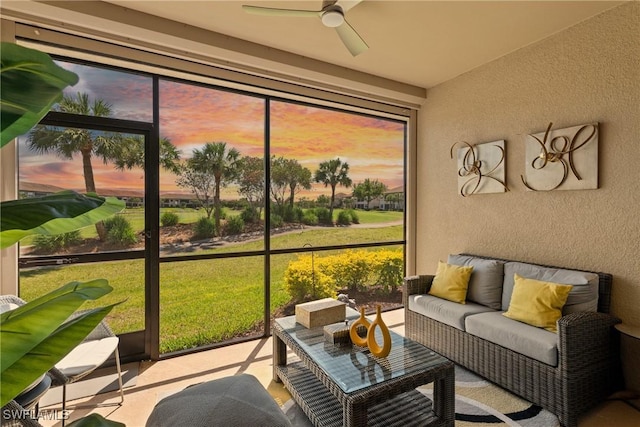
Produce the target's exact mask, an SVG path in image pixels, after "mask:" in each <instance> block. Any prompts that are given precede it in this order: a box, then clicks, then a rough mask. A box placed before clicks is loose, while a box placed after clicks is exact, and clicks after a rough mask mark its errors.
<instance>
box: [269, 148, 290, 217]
mask: <svg viewBox="0 0 640 427" xmlns="http://www.w3.org/2000/svg"><path fill="white" fill-rule="evenodd" d="M287 176H288V173H287V159H285V158H284V157H282V156H281V157H276V156H271V179H270V180H269V192H270V193H271V197H272V198H273V201H274V202H275V203H276V205H277V206H278V213H279V214H280V215H282V214H283V213H284V202H285V197H286V193H287V188H288V186H287Z"/></svg>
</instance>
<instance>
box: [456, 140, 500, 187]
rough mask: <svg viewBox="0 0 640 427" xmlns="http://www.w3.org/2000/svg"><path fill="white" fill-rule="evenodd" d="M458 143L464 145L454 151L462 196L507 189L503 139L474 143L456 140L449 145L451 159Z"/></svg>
mask: <svg viewBox="0 0 640 427" xmlns="http://www.w3.org/2000/svg"><path fill="white" fill-rule="evenodd" d="M458 144H462V145H464V146H463V147H460V148H458V150H457V152H456V159H457V166H458V192H459V193H460V195H462V197H467V196H470V195H472V194H485V193H503V192H505V191H509V188H507V184H506V181H505V161H504V160H505V149H504V146H505V143H504V140H500V141H494V142H486V143H483V144H475V145H470V144H469V143H468V142H464V141H463V142H456V143H455V144H453V145H452V146H451V152H450V154H451V158H452V159H453V150H454V148H455V147H456V146H457V145H458Z"/></svg>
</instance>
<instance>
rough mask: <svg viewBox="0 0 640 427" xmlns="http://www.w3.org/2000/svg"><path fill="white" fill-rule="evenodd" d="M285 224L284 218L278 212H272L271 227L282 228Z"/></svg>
mask: <svg viewBox="0 0 640 427" xmlns="http://www.w3.org/2000/svg"><path fill="white" fill-rule="evenodd" d="M283 225H284V220H283V219H282V217H281V216H280V215H278V214H271V228H280V227H282V226H283Z"/></svg>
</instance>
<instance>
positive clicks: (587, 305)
mask: <svg viewBox="0 0 640 427" xmlns="http://www.w3.org/2000/svg"><path fill="white" fill-rule="evenodd" d="M515 274H518V275H520V276H522V277H525V278H527V279H535V280H541V281H543V282H553V283H561V284H565V285H573V288H572V289H571V292H570V293H569V297H568V298H567V302H566V304H565V305H564V308H563V309H562V315H563V316H564V315H567V314H571V313H576V312H581V311H598V283H599V278H598V275H597V274H595V273H589V272H585V271H579V270H565V269H561V268H550V267H543V266H540V265H535V264H527V263H523V262H507V263H506V264H505V265H504V285H503V287H502V310H503V311H507V310H508V309H509V303H510V302H511V295H512V293H513V286H514V275H515Z"/></svg>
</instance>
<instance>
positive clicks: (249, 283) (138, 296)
mask: <svg viewBox="0 0 640 427" xmlns="http://www.w3.org/2000/svg"><path fill="white" fill-rule="evenodd" d="M370 213H372V214H375V213H376V212H370ZM372 218H376V217H375V216H374V215H372ZM378 218H380V217H378ZM387 221H389V220H388V219H387V220H386V221H379V222H387ZM402 233H403V228H402V226H401V225H397V226H390V227H381V228H348V227H347V228H342V227H341V228H338V227H336V228H327V229H312V230H303V231H302V232H297V233H291V234H285V235H280V236H274V237H273V238H272V239H271V247H272V248H273V249H277V248H294V247H301V246H303V245H304V244H305V243H307V242H309V241H314V242H324V244H325V245H340V244H347V243H353V242H359V243H367V242H376V241H390V240H401V239H402ZM315 246H320V245H319V244H318V245H315ZM262 248H263V243H262V242H261V241H259V242H250V243H242V244H236V245H228V246H225V247H222V248H218V249H209V250H207V251H202V252H200V253H216V252H218V253H223V252H225V253H228V252H236V251H238V252H242V251H249V250H259V249H262ZM372 250H375V249H372ZM332 252H337V251H332ZM327 254H328V253H323V252H316V255H317V256H324V255H327ZM297 256H298V255H296V254H286V255H273V256H272V257H271V266H270V268H271V309H272V310H273V309H275V308H277V307H279V306H281V305H283V304H285V303H286V302H288V300H289V296H288V295H287V294H286V292H285V291H284V289H283V285H284V283H283V277H284V272H285V270H286V268H287V266H288V264H289V262H290V261H291V260H294V259H296V258H297ZM263 259H264V258H263V257H262V256H258V257H242V258H227V259H217V260H206V261H186V262H173V263H162V264H161V265H160V287H161V288H160V302H161V310H160V334H161V338H160V340H161V351H162V352H163V353H164V352H170V351H175V350H179V349H185V348H191V347H195V346H198V345H203V344H207V343H211V342H218V341H222V340H225V339H227V338H230V337H232V336H235V335H237V334H240V333H242V332H243V331H247V330H248V329H250V328H251V327H252V326H253V325H255V324H256V323H258V322H260V321H261V320H262V317H263V307H264V301H263V282H264V280H263V277H264V276H263V270H264V266H263ZM101 277H103V278H106V279H108V280H109V283H110V284H111V286H113V288H114V291H113V292H112V293H110V294H108V295H107V296H105V297H103V298H102V299H101V300H99V301H98V302H96V303H93V305H104V304H108V303H113V302H118V301H124V302H123V303H122V304H121V305H119V306H118V307H116V308H115V309H114V311H113V312H112V314H111V315H110V317H109V318H108V321H109V324H110V325H111V326H112V327H113V329H114V330H115V331H116V332H117V333H123V332H130V331H136V330H141V329H143V328H144V262H143V261H142V260H134V261H129V260H127V261H117V262H109V263H106V262H105V263H100V264H84V265H71V266H61V267H41V268H33V269H27V270H22V271H21V273H20V294H21V296H22V297H23V298H24V299H26V300H31V299H34V298H35V297H36V296H38V295H41V294H43V293H45V292H47V291H49V290H52V289H55V288H57V287H59V286H61V285H63V284H65V283H67V282H70V281H74V280H78V281H86V280H90V279H95V278H101ZM87 306H89V304H88V305H87Z"/></svg>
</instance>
